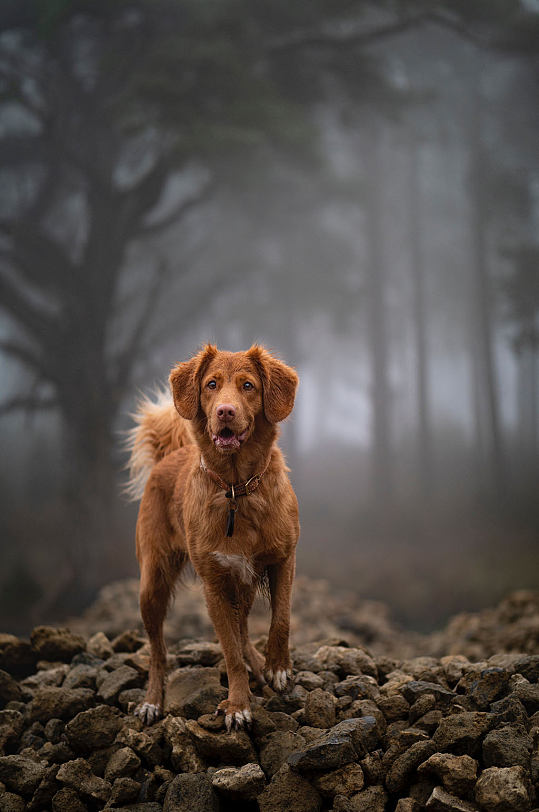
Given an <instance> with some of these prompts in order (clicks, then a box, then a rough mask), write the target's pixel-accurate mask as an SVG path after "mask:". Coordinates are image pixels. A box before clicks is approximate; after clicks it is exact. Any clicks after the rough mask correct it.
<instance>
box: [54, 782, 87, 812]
mask: <svg viewBox="0 0 539 812" xmlns="http://www.w3.org/2000/svg"><path fill="white" fill-rule="evenodd" d="M52 809H53V812H87V807H86V804H83V802H82V801H81V799H80V798H79V796H78V793H77V792H76V791H75V790H74V789H72V788H71V787H62V789H60V790H58V792H57V793H56V794H55V795H54V797H53V799H52Z"/></svg>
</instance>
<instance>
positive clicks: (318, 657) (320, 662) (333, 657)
mask: <svg viewBox="0 0 539 812" xmlns="http://www.w3.org/2000/svg"><path fill="white" fill-rule="evenodd" d="M314 661H315V663H316V665H317V670H318V671H323V670H328V671H334V672H335V673H337V674H340V675H341V676H343V677H345V676H347V675H349V674H352V675H355V674H358V675H359V674H369V675H370V676H371V677H374V678H376V677H377V676H378V671H377V669H376V663H375V662H374V660H373V659H372V657H371V656H370V655H369V654H367V652H366V651H363V649H360V648H345V647H344V646H320V648H319V649H318V651H316V652H315V654H314Z"/></svg>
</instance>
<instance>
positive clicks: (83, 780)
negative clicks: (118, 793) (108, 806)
mask: <svg viewBox="0 0 539 812" xmlns="http://www.w3.org/2000/svg"><path fill="white" fill-rule="evenodd" d="M56 780H57V781H60V783H61V784H65V785H66V786H67V787H70V788H71V789H74V790H76V791H77V792H79V793H80V794H82V795H87V796H88V797H89V798H91V799H92V800H94V801H99V802H101V803H103V804H105V803H106V802H107V801H108V799H109V797H110V793H111V790H112V787H111V785H110V783H109V782H108V781H105V780H104V779H103V778H98V777H97V776H96V775H94V774H93V773H92V771H91V769H90V765H89V764H88V762H87V761H85V759H83V758H77V759H75V760H73V761H68V762H66V764H62V766H61V767H60V769H59V770H58V772H57V773H56Z"/></svg>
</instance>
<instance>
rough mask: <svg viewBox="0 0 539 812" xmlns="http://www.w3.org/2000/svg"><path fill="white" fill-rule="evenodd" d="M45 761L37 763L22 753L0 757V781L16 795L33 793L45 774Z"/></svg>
mask: <svg viewBox="0 0 539 812" xmlns="http://www.w3.org/2000/svg"><path fill="white" fill-rule="evenodd" d="M45 768H46V765H45V763H39V762H36V761H34V760H33V759H30V758H26V757H25V756H22V755H18V756H16V755H11V756H2V757H1V758H0V781H3V782H4V784H5V785H6V787H7V788H8V789H9V790H11V791H12V792H14V793H16V794H17V795H25V796H29V795H33V793H34V792H35V790H36V788H37V786H38V784H39V782H40V781H41V779H42V778H43V776H44V775H45Z"/></svg>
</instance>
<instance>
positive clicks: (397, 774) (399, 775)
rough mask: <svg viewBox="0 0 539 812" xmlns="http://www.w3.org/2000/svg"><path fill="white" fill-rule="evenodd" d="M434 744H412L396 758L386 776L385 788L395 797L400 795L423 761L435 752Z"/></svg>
mask: <svg viewBox="0 0 539 812" xmlns="http://www.w3.org/2000/svg"><path fill="white" fill-rule="evenodd" d="M435 750H436V748H435V746H434V744H433V743H432V742H431V741H430V740H429V741H421V742H416V743H415V744H412V746H411V747H410V748H409V749H408V750H405V752H404V753H402V755H400V756H398V757H397V758H396V759H395V761H394V762H393V764H392V765H391V768H390V770H389V772H388V774H387V776H386V782H385V783H386V787H387V789H388V790H389V791H390V792H392V793H393V794H395V795H398V794H400V793H402V791H403V790H404V788H405V787H406V786H407V784H409V782H410V779H411V776H412V774H413V773H414V772H415V770H416V769H417V767H418V766H419V765H420V764H422V762H423V761H425V760H426V759H428V758H429V757H430V756H431V755H433V753H434V752H435Z"/></svg>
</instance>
